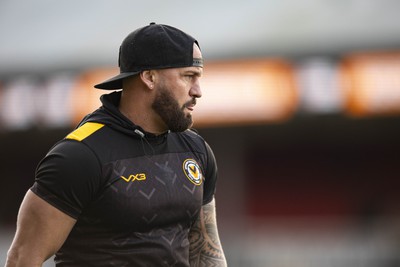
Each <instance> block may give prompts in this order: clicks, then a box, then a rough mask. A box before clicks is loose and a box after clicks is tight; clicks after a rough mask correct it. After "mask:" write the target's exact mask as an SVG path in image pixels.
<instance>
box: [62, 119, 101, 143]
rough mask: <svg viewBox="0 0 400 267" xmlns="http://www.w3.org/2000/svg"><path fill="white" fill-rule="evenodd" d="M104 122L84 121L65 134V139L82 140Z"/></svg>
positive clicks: (99, 127)
mask: <svg viewBox="0 0 400 267" xmlns="http://www.w3.org/2000/svg"><path fill="white" fill-rule="evenodd" d="M103 126H104V124H101V123H97V122H86V123H85V124H83V125H82V126H81V127H79V128H78V129H76V130H75V131H73V132H72V133H70V134H69V135H67V137H65V138H66V139H72V140H77V141H82V140H83V139H85V138H86V137H88V136H89V135H91V134H92V133H94V132H96V131H97V130H99V129H101V128H102V127H103Z"/></svg>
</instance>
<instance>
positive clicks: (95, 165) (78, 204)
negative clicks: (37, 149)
mask: <svg viewBox="0 0 400 267" xmlns="http://www.w3.org/2000/svg"><path fill="white" fill-rule="evenodd" d="M100 185H101V167H100V163H99V161H98V159H97V157H96V155H95V154H94V152H93V151H92V150H91V149H90V148H89V147H87V146H86V145H85V144H83V143H81V142H77V141H74V140H63V141H61V142H59V143H58V144H56V145H55V146H54V147H53V148H52V149H51V150H50V151H49V153H48V154H47V155H46V156H45V157H44V158H43V160H42V161H41V162H40V163H39V165H38V167H37V169H36V176H35V183H34V185H33V186H32V188H31V190H32V191H33V192H34V193H35V194H36V195H38V196H39V197H41V198H42V199H43V200H45V201H47V202H48V203H49V204H51V205H53V206H54V207H56V208H57V209H59V210H61V211H62V212H64V213H66V214H68V215H70V216H71V217H73V218H75V219H77V218H78V217H79V215H80V214H81V212H82V211H83V210H84V209H85V207H86V206H87V205H88V204H89V203H90V202H91V201H92V200H93V199H94V198H95V196H96V194H97V192H98V189H99V187H100Z"/></svg>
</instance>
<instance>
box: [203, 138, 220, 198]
mask: <svg viewBox="0 0 400 267" xmlns="http://www.w3.org/2000/svg"><path fill="white" fill-rule="evenodd" d="M205 146H206V164H207V166H206V170H205V181H204V193H203V205H205V204H208V203H210V202H211V200H213V198H214V194H215V191H216V183H217V177H218V168H217V162H216V159H215V156H214V153H213V151H212V149H211V147H210V146H209V145H208V144H207V143H206V142H205Z"/></svg>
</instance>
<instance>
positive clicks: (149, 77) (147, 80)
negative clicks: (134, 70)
mask: <svg viewBox="0 0 400 267" xmlns="http://www.w3.org/2000/svg"><path fill="white" fill-rule="evenodd" d="M140 79H141V80H142V82H143V83H144V84H146V85H147V87H148V88H150V89H153V88H154V71H152V70H144V71H142V72H141V73H140Z"/></svg>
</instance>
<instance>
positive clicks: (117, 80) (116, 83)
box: [94, 71, 140, 90]
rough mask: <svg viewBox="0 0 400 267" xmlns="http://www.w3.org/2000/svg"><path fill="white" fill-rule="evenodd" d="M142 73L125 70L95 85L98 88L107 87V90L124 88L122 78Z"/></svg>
mask: <svg viewBox="0 0 400 267" xmlns="http://www.w3.org/2000/svg"><path fill="white" fill-rule="evenodd" d="M138 73H140V71H137V72H123V73H120V74H118V75H117V76H114V77H112V78H110V79H108V80H106V81H104V82H102V83H99V84H96V85H95V86H94V87H95V88H97V89H106V90H114V89H121V88H122V80H123V79H125V78H128V77H130V76H133V75H136V74H138Z"/></svg>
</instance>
